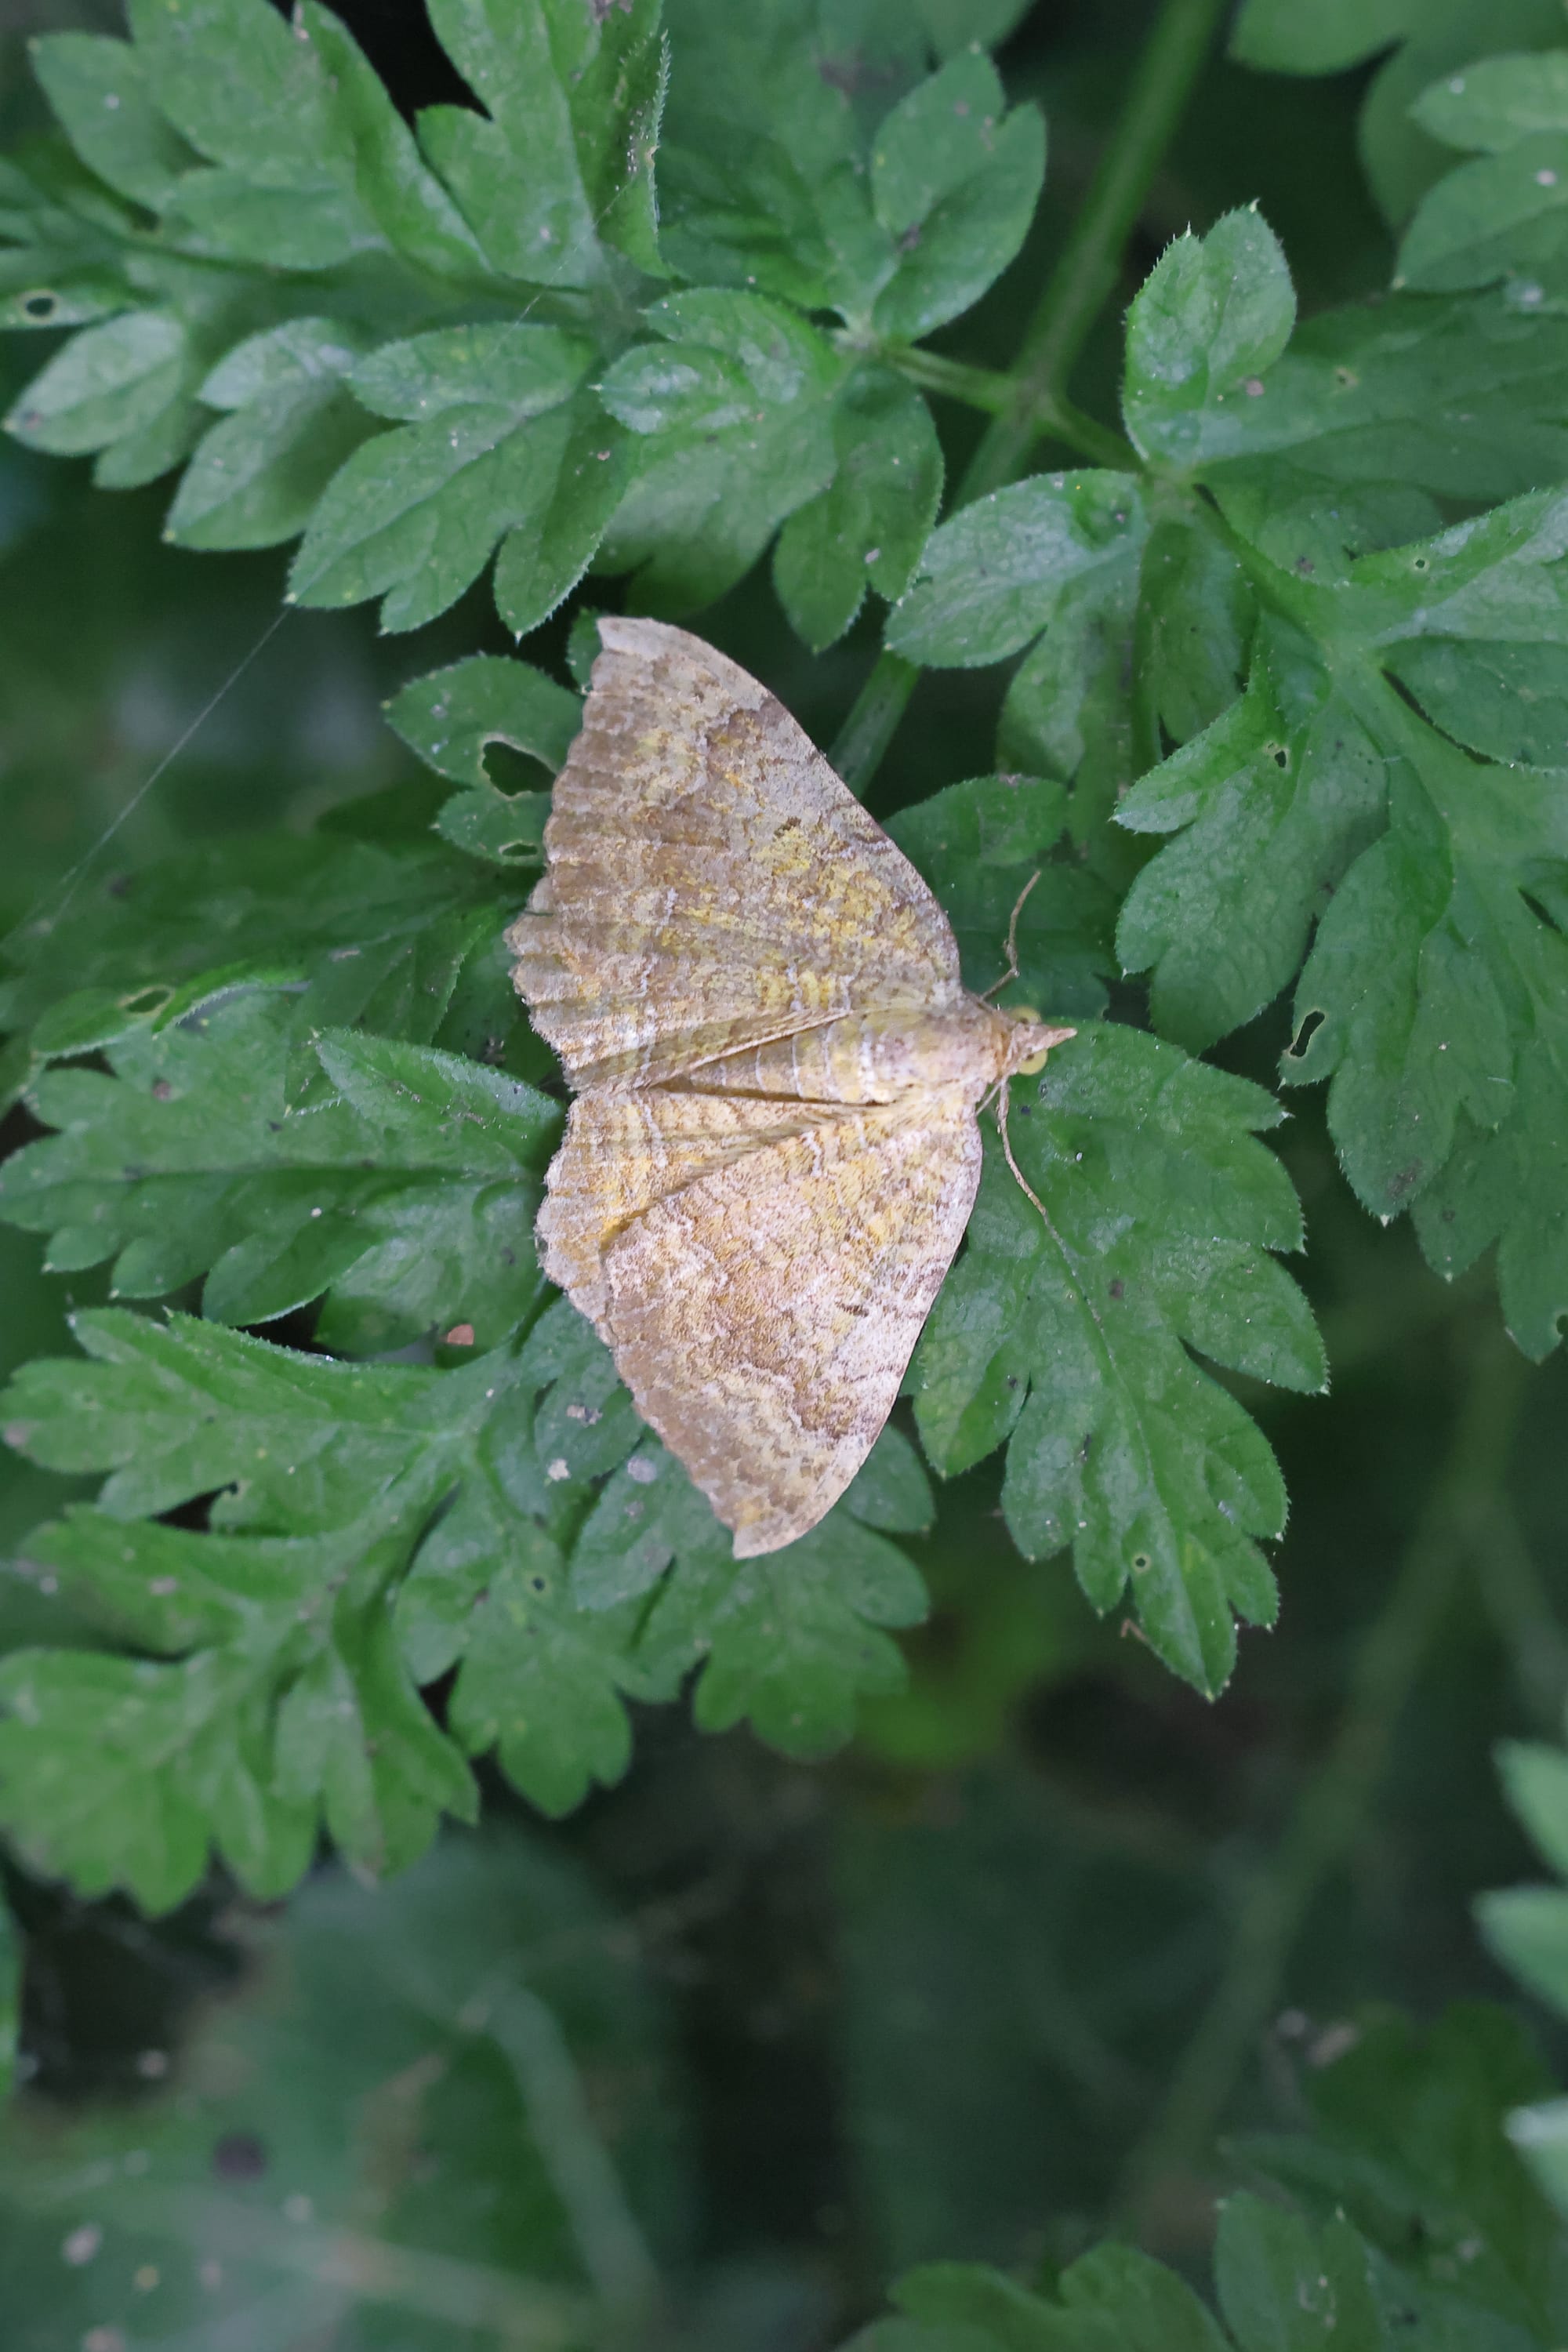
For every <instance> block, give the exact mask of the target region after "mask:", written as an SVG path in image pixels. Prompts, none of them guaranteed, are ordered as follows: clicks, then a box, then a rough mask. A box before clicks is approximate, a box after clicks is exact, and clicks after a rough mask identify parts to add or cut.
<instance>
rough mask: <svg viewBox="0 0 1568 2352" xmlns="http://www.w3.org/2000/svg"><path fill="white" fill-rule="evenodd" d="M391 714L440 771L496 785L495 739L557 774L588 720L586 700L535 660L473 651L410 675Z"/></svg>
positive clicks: (463, 781) (412, 745)
mask: <svg viewBox="0 0 1568 2352" xmlns="http://www.w3.org/2000/svg"><path fill="white" fill-rule="evenodd" d="M386 718H387V724H388V725H389V726H390V727H392V728H394V729H395V730H396V732H397V733H398V734H399V735H401V736H402V738H403V740H404V741H405V743H406V744H407V745H408V747H409V749H410V751H417V752H418V754H419V757H420V758H421V759H422V760H423V761H426V764H427V765H428V766H430V767H432V768H434V769H435V771H436V772H437V775H438V776H449V777H450V778H451V780H452V782H454V783H455V784H488V783H489V782H490V775H489V770H488V769H487V767H486V765H485V753H486V751H488V749H489V746H490V745H491V744H492V743H505V744H507V745H508V746H509V747H510V749H511V750H512V751H521V752H523V753H524V754H525V755H526V756H527V757H528V758H529V759H531V760H537V761H539V764H540V766H541V767H542V768H543V769H544V770H545V772H547V773H548V774H549V775H551V776H553V775H554V774H555V772H556V771H557V770H558V769H559V768H560V767H561V766H562V765H563V762H564V761H565V758H566V754H567V752H568V751H570V750H571V748H572V739H573V737H574V735H575V734H576V732H577V730H578V728H579V727H580V726H581V725H582V723H583V705H582V703H581V702H580V700H579V699H578V698H577V696H576V695H574V693H572V691H571V690H570V688H567V687H563V686H557V684H556V683H555V680H554V679H553V678H552V677H545V675H544V673H543V671H542V670H537V669H533V668H531V667H530V665H529V664H528V663H527V662H519V661H507V660H505V659H503V658H502V657H500V656H498V655H495V654H472V655H470V656H469V657H468V660H467V661H460V662H454V663H453V664H452V666H451V667H450V668H448V669H437V670H432V671H431V672H430V673H429V674H428V676H426V677H416V678H412V679H410V681H409V683H408V684H407V685H406V686H405V687H404V688H402V689H401V691H400V692H398V693H397V694H395V695H394V697H393V698H392V700H391V701H390V702H389V703H388V704H387V706H386Z"/></svg>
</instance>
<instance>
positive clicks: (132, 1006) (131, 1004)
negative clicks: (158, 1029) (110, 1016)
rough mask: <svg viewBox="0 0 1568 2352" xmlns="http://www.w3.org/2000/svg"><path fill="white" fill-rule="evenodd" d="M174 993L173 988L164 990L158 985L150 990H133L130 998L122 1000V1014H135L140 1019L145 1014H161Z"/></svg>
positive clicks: (126, 997) (122, 998)
mask: <svg viewBox="0 0 1568 2352" xmlns="http://www.w3.org/2000/svg"><path fill="white" fill-rule="evenodd" d="M173 994H174V990H173V989H172V988H163V987H159V986H157V985H156V984H154V985H153V986H152V987H149V988H137V989H133V990H132V992H131V994H130V995H129V996H122V997H121V999H120V1010H121V1013H134V1014H135V1015H136V1017H137V1018H138V1019H141V1018H142V1015H143V1014H145V1013H161V1012H162V1011H163V1007H164V1005H165V1004H167V1003H168V1002H169V999H170V997H171V996H173Z"/></svg>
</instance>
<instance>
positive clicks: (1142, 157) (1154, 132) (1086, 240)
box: [964, 0, 1225, 499]
mask: <svg viewBox="0 0 1568 2352" xmlns="http://www.w3.org/2000/svg"><path fill="white" fill-rule="evenodd" d="M1224 8H1225V0H1164V5H1163V7H1162V8H1161V10H1160V13H1159V15H1158V16H1156V18H1155V20H1154V25H1153V29H1152V32H1151V33H1150V35H1149V37H1148V40H1147V41H1146V42H1145V43H1144V45H1143V51H1142V56H1141V57H1140V58H1139V60H1138V67H1137V70H1136V71H1135V73H1134V74H1133V77H1132V85H1131V89H1130V90H1129V91H1128V94H1127V103H1126V105H1125V106H1124V107H1123V109H1122V110H1121V120H1120V121H1119V122H1118V123H1117V126H1116V129H1115V131H1114V132H1113V133H1112V135H1111V139H1110V145H1109V146H1108V147H1107V148H1106V150H1105V152H1104V154H1103V155H1102V156H1101V157H1100V162H1099V164H1098V165H1097V166H1096V169H1095V173H1094V177H1093V179H1092V180H1091V181H1090V182H1089V193H1088V194H1087V195H1086V196H1085V198H1084V201H1083V204H1082V206H1081V208H1080V209H1079V215H1078V218H1077V219H1076V220H1075V221H1074V223H1073V226H1072V229H1071V231H1070V233H1069V235H1068V241H1067V244H1066V246H1065V247H1064V248H1063V251H1062V254H1061V257H1060V258H1059V260H1058V263H1057V266H1056V268H1055V269H1053V270H1052V272H1051V275H1050V278H1049V280H1048V282H1047V286H1046V290H1045V292H1044V294H1043V295H1042V296H1041V298H1040V304H1039V308H1038V309H1037V311H1036V312H1035V315H1034V318H1033V319H1032V320H1030V322H1029V327H1028V331H1027V332H1026V335H1025V337H1024V341H1023V347H1022V349H1021V350H1020V352H1019V353H1018V358H1017V361H1016V364H1015V366H1014V369H1013V382H1014V383H1015V385H1016V393H1015V396H1014V407H1013V413H1012V415H1007V416H1001V417H998V419H997V421H996V423H995V424H994V425H993V426H992V427H991V429H990V431H989V432H988V433H987V434H986V436H985V438H984V441H982V443H981V445H980V446H979V448H978V449H977V450H976V451H975V454H974V457H973V462H972V463H971V466H970V468H969V473H968V475H967V477H966V478H965V482H964V495H965V496H966V497H968V498H971V499H978V498H984V497H985V496H986V494H987V493H988V492H989V491H991V490H994V489H996V488H999V487H1000V486H1001V484H1002V483H1004V482H1010V481H1011V480H1012V479H1013V478H1014V476H1015V475H1016V473H1017V472H1018V470H1019V468H1020V467H1022V465H1023V464H1024V462H1025V460H1026V457H1028V454H1029V450H1030V448H1031V447H1032V446H1033V445H1034V443H1035V441H1036V440H1037V438H1038V436H1039V431H1040V430H1041V428H1040V427H1039V426H1038V425H1037V422H1036V418H1037V414H1038V413H1039V412H1040V411H1041V410H1042V409H1044V408H1046V407H1048V406H1050V405H1052V404H1059V403H1060V402H1061V396H1062V393H1063V388H1064V386H1065V385H1066V383H1067V381H1068V377H1069V376H1070V374H1071V373H1072V371H1073V368H1074V366H1075V364H1076V362H1077V360H1078V356H1079V352H1081V351H1082V349H1083V346H1084V343H1085V341H1087V339H1088V336H1089V330H1090V328H1091V327H1092V326H1093V325H1094V322H1095V320H1096V319H1098V317H1099V316H1100V311H1101V310H1103V309H1104V307H1105V304H1106V303H1107V302H1108V301H1109V300H1110V297H1111V295H1112V294H1113V293H1114V291H1115V289H1116V281H1117V278H1118V277H1119V276H1120V274H1121V255H1122V248H1123V247H1125V245H1126V243H1127V239H1128V236H1130V235H1131V231H1132V229H1133V227H1134V226H1135V225H1136V223H1137V219H1138V215H1139V214H1140V212H1141V211H1142V207H1143V200H1144V198H1145V197H1146V196H1147V194H1148V193H1149V188H1150V184H1151V183H1152V180H1153V177H1154V174H1155V173H1156V172H1157V171H1158V170H1159V168H1160V165H1161V163H1163V160H1164V157H1165V152H1166V150H1167V149H1168V147H1169V146H1170V143H1171V141H1172V140H1173V137H1174V136H1175V132H1176V126H1177V124H1178V123H1179V122H1180V121H1181V119H1182V115H1183V112H1184V109H1185V107H1186V103H1187V100H1188V99H1189V97H1190V96H1191V95H1192V89H1193V85H1194V82H1195V81H1196V79H1197V77H1198V73H1199V71H1200V69H1201V68H1202V66H1203V62H1204V59H1205V57H1206V56H1207V54H1208V50H1209V45H1210V43H1211V42H1212V40H1213V38H1214V35H1215V27H1216V26H1217V25H1218V23H1219V20H1220V17H1221V16H1222V15H1223V14H1224Z"/></svg>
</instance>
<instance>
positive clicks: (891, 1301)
mask: <svg viewBox="0 0 1568 2352" xmlns="http://www.w3.org/2000/svg"><path fill="white" fill-rule="evenodd" d="M678 1099H679V1097H663V1101H664V1102H665V1104H666V1105H668V1103H670V1102H673V1101H675V1100H678ZM688 1099H689V1100H690V1101H692V1102H695V1103H700V1104H702V1105H703V1106H705V1107H706V1108H709V1109H719V1108H722V1109H724V1110H726V1111H727V1110H729V1109H731V1108H732V1106H731V1103H728V1102H725V1103H723V1104H720V1103H718V1102H716V1101H715V1098H714V1097H703V1096H697V1097H689V1098H688ZM755 1108H758V1109H759V1110H760V1109H763V1108H773V1111H774V1112H775V1115H776V1114H778V1113H782V1112H784V1109H785V1107H784V1105H782V1104H781V1105H776V1106H762V1105H758V1106H755ZM811 1116H812V1113H811V1111H810V1110H809V1109H808V1108H806V1107H805V1106H800V1107H798V1108H795V1118H797V1119H804V1118H810V1117H811ZM980 1160H981V1144H980V1129H979V1126H978V1124H977V1122H976V1119H975V1116H974V1111H973V1107H972V1106H971V1105H970V1104H969V1103H968V1102H966V1101H964V1100H963V1098H962V1097H960V1096H958V1095H957V1094H956V1093H954V1094H951V1095H948V1094H944V1095H942V1096H936V1095H930V1096H927V1097H924V1098H923V1099H922V1100H921V1101H920V1102H919V1103H912V1102H905V1103H901V1104H889V1105H886V1106H879V1107H877V1108H870V1109H861V1110H856V1111H852V1112H847V1113H841V1114H838V1115H837V1116H834V1117H832V1118H827V1119H826V1120H825V1121H824V1122H823V1123H821V1124H819V1125H812V1126H801V1127H799V1128H798V1129H797V1131H795V1133H793V1134H786V1135H783V1136H780V1137H779V1139H777V1140H776V1141H773V1142H767V1143H762V1142H761V1140H760V1134H759V1137H758V1139H756V1143H755V1145H754V1148H753V1149H752V1150H750V1151H749V1152H747V1153H746V1154H745V1156H744V1157H743V1158H740V1157H738V1158H734V1159H730V1160H726V1161H725V1162H724V1163H723V1164H721V1165H720V1166H718V1167H716V1168H714V1169H713V1170H712V1171H710V1173H708V1174H706V1175H703V1176H700V1177H698V1178H697V1179H696V1181H690V1182H688V1183H687V1184H685V1185H684V1187H683V1188H681V1189H679V1190H678V1191H672V1192H668V1194H667V1195H666V1196H665V1197H663V1198H661V1199H660V1200H658V1202H656V1203H655V1204H654V1205H653V1206H652V1207H650V1208H648V1209H647V1211H646V1212H645V1213H642V1214H641V1215H638V1216H635V1217H633V1218H632V1219H631V1220H630V1221H629V1222H628V1223H626V1225H625V1226H624V1228H623V1229H622V1230H621V1231H620V1232H619V1234H617V1235H616V1237H615V1238H613V1239H612V1240H611V1241H610V1242H609V1244H608V1246H607V1247H606V1249H605V1255H604V1259H603V1276H602V1279H603V1290H602V1294H601V1297H602V1301H603V1313H604V1320H603V1324H602V1326H601V1328H603V1329H604V1330H605V1333H606V1336H607V1337H608V1339H609V1340H610V1343H611V1346H612V1347H613V1349H614V1350H615V1357H616V1366H617V1368H618V1370H619V1371H620V1374H621V1377H622V1379H623V1380H624V1381H626V1385H627V1387H628V1388H629V1389H630V1390H631V1392H632V1395H633V1397H634V1398H635V1400H636V1402H637V1410H638V1412H640V1413H641V1414H642V1416H643V1418H644V1420H645V1421H647V1422H650V1423H652V1425H653V1427H654V1428H655V1429H657V1430H658V1433H659V1435H660V1436H661V1437H662V1438H663V1439H664V1441H665V1443H666V1444H668V1447H669V1449H670V1451H671V1452H672V1453H673V1454H677V1455H678V1456H679V1459H680V1460H681V1461H682V1462H683V1463H684V1464H685V1465H686V1467H687V1469H688V1470H689V1472H690V1474H691V1475H692V1477H693V1478H694V1479H695V1480H696V1482H697V1484H698V1486H700V1487H701V1489H702V1491H703V1492H704V1494H705V1495H706V1496H708V1498H709V1500H710V1503H711V1504H712V1506H713V1507H714V1509H715V1511H716V1512H717V1513H718V1515H719V1517H721V1519H722V1520H723V1521H724V1522H725V1524H726V1526H728V1527H730V1528H732V1529H733V1530H734V1537H735V1556H736V1558H737V1559H749V1558H751V1557H752V1556H753V1555H754V1554H756V1553H759V1552H766V1551H774V1550H776V1549H778V1548H779V1547H780V1546H781V1545H783V1544H786V1543H791V1542H793V1541H794V1540H795V1538H796V1537H797V1536H801V1535H804V1534H805V1533H806V1531H807V1530H808V1529H809V1528H813V1527H815V1526H816V1522H817V1521H818V1519H820V1518H821V1517H822V1516H823V1513H824V1512H825V1511H826V1510H827V1509H828V1508H829V1507H831V1506H832V1505H833V1504H834V1503H835V1502H837V1499H838V1496H840V1495H841V1494H842V1493H843V1492H844V1489H845V1487H846V1486H847V1485H848V1484H849V1481H850V1480H851V1478H853V1476H854V1475H855V1473H856V1472H857V1470H858V1469H859V1467H860V1465H861V1464H862V1463H863V1462H864V1460H865V1458H866V1456H867V1454H868V1453H869V1451H870V1449H871V1446H872V1444H873V1443H874V1441H875V1439H876V1437H877V1434H878V1432H879V1430H880V1429H881V1427H882V1424H883V1423H884V1422H885V1421H886V1420H887V1417H888V1414H889V1412H890V1411H891V1410H892V1405H893V1401H894V1399H895V1398H896V1397H897V1395H898V1392H899V1386H900V1381H902V1379H903V1375H904V1369H905V1367H906V1365H907V1364H908V1362H909V1360H910V1353H911V1351H912V1349H913V1348H914V1344H915V1341H916V1339H918V1338H919V1336H920V1330H921V1324H922V1323H923V1322H924V1320H925V1318H926V1316H927V1314H928V1313H929V1312H930V1309H931V1302H932V1301H933V1299H934V1298H935V1297H936V1294H937V1291H938V1289H939V1288H940V1286H941V1284H942V1276H943V1275H944V1274H945V1273H946V1272H947V1269H948V1266H949V1265H950V1264H951V1262H952V1255H953V1253H954V1251H955V1250H956V1249H957V1247H958V1244H959V1243H960V1241H961V1240H962V1238H963V1229H964V1226H965V1224H966V1223H967V1222H968V1218H969V1212H970V1210H971V1208H972V1207H973V1202H974V1192H975V1187H976V1186H977V1184H978V1183H979V1181H980ZM575 1295H576V1294H575V1293H574V1296H575Z"/></svg>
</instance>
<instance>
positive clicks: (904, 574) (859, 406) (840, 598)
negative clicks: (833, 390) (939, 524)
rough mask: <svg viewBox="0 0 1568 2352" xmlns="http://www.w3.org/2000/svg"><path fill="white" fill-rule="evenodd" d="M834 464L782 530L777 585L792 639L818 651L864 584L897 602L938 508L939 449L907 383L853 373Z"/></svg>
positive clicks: (838, 416)
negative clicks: (822, 485)
mask: <svg viewBox="0 0 1568 2352" xmlns="http://www.w3.org/2000/svg"><path fill="white" fill-rule="evenodd" d="M833 440H834V448H835V454H836V459H837V463H836V466H835V470H834V475H833V478H832V480H831V481H830V482H829V483H828V485H827V488H826V489H825V490H823V491H821V492H820V493H819V494H818V496H817V497H816V498H814V499H810V500H808V501H807V503H806V504H805V506H803V507H797V508H796V509H795V512H794V514H792V515H791V516H790V518H789V520H787V521H786V523H785V524H784V529H783V530H782V531H781V532H780V533H779V538H778V545H777V547H776V549H775V550H774V553H773V584H774V586H775V587H776V588H777V590H778V595H779V602H780V604H782V605H783V606H784V611H785V612H786V614H788V615H789V619H790V624H791V625H792V627H793V628H794V629H795V633H796V635H798V636H801V637H804V639H805V642H806V644H807V645H808V646H811V647H812V648H813V650H814V651H816V652H821V651H822V650H823V648H824V647H825V646H830V645H832V644H833V643H834V641H835V640H836V639H837V638H838V637H840V636H842V635H843V634H844V632H845V630H846V629H847V627H848V626H849V625H850V623H851V622H852V621H853V620H854V618H855V615H856V614H857V613H858V611H859V609H860V606H861V604H862V602H863V601H864V598H865V594H866V591H867V589H868V587H870V588H874V589H875V590H876V591H877V593H878V594H879V596H885V597H886V598H887V599H888V601H889V604H891V603H893V602H894V601H895V600H896V599H897V598H898V597H900V595H902V593H903V592H904V590H905V588H906V587H907V586H908V585H909V582H910V574H911V573H912V572H913V571H914V568H915V565H916V562H918V560H919V558H920V554H921V549H922V548H923V547H924V545H925V543H926V540H927V538H928V536H929V534H930V531H931V525H932V523H934V522H935V520H936V513H937V508H938V507H939V505H940V504H941V502H942V447H941V444H940V443H939V442H938V440H937V437H936V428H935V427H934V425H932V424H931V412H930V410H929V409H928V408H927V406H926V404H925V402H924V401H923V400H922V399H921V396H920V394H919V393H917V392H916V391H915V390H914V389H913V387H912V386H911V385H910V384H907V383H902V382H900V380H899V379H898V378H897V377H895V376H891V375H889V374H888V373H885V372H883V371H882V370H879V369H872V368H859V369H857V371H856V373H854V374H853V375H852V376H851V377H850V378H849V380H848V382H847V383H846V384H845V386H844V389H843V391H842V392H841V393H840V394H839V396H838V399H837V403H836V404H835V406H834V411H833Z"/></svg>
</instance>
